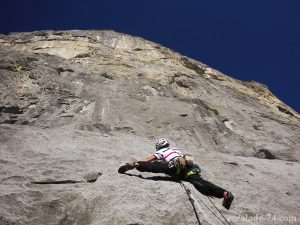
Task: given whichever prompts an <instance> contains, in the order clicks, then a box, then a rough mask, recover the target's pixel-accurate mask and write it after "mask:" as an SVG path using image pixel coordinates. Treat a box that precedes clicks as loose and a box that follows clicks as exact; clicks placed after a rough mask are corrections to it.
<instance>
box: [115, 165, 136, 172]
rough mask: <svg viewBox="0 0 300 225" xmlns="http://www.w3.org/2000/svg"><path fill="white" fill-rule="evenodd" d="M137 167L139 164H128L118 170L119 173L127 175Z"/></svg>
mask: <svg viewBox="0 0 300 225" xmlns="http://www.w3.org/2000/svg"><path fill="white" fill-rule="evenodd" d="M137 166H138V164H137V163H126V164H125V165H123V166H120V168H119V169H118V173H125V172H126V171H128V170H132V169H134V168H135V167H137Z"/></svg>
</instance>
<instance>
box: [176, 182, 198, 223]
mask: <svg viewBox="0 0 300 225" xmlns="http://www.w3.org/2000/svg"><path fill="white" fill-rule="evenodd" d="M179 183H180V185H181V186H182V187H183V188H184V190H185V191H186V193H187V195H188V197H189V200H190V202H191V204H192V206H193V209H194V212H195V215H196V218H197V221H198V224H199V225H201V222H200V219H199V216H198V213H197V210H196V207H195V204H194V202H195V200H194V199H193V198H192V196H191V190H190V189H188V188H187V187H186V186H185V185H184V183H182V181H181V180H179Z"/></svg>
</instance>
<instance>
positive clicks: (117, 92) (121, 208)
mask: <svg viewBox="0 0 300 225" xmlns="http://www.w3.org/2000/svg"><path fill="white" fill-rule="evenodd" d="M0 123H1V124H0V144H1V145H0V156H1V157H0V168H1V173H0V181H1V182H0V185H1V189H0V190H1V192H0V224H60V225H66V224H78V225H81V224H91V225H96V224H101V225H102V224H197V220H196V217H195V215H194V212H193V209H192V206H191V205H190V202H189V201H188V198H187V196H186V193H185V191H184V189H183V188H182V187H181V186H180V185H179V184H178V183H175V182H171V181H163V180H162V181H154V180H153V179H151V177H153V176H156V175H157V174H150V173H143V174H141V173H139V172H137V171H135V170H133V171H130V173H129V174H131V175H133V176H126V175H121V174H118V173H117V169H118V167H119V166H120V165H121V164H122V163H124V162H130V161H133V160H138V159H142V158H144V157H146V156H148V155H151V154H153V152H154V141H155V140H156V139H157V138H160V137H165V138H167V139H169V140H170V142H171V144H172V145H175V146H177V147H178V148H179V149H181V150H182V151H183V152H185V153H189V154H192V155H193V156H194V159H195V160H196V161H197V162H199V163H200V165H201V168H202V176H203V177H204V178H205V179H208V180H210V181H211V182H213V183H216V184H218V185H219V186H221V187H224V188H225V189H227V190H231V191H232V192H233V193H234V194H235V196H236V199H235V201H234V203H233V205H232V208H231V209H230V211H227V210H225V209H224V210H223V209H222V207H221V200H219V199H215V200H213V201H214V202H215V204H216V205H217V206H218V207H219V208H221V211H222V212H223V213H224V215H225V217H226V218H227V219H231V222H230V223H231V224H241V221H240V220H241V219H243V218H248V221H247V220H246V221H244V222H243V224H262V220H263V219H265V220H264V222H263V224H277V223H278V224H282V222H281V223H280V222H279V221H277V220H274V218H275V217H276V218H278V217H280V216H295V217H296V216H299V207H300V203H299V202H300V177H299V172H300V164H299V160H300V153H299V149H300V141H299V140H300V115H299V114H298V113H297V112H296V111H294V110H293V109H291V108H290V107H289V106H287V105H285V104H284V103H283V102H281V101H280V100H279V99H277V98H276V97H275V96H274V95H273V94H272V93H271V92H270V91H269V90H268V88H267V87H265V86H264V85H261V84H259V83H257V82H254V81H252V82H244V81H239V80H236V79H233V78H231V77H229V76H226V75H224V74H222V73H221V72H219V71H217V70H214V69H212V68H210V67H209V66H207V65H205V64H203V63H200V62H198V61H195V60H192V59H190V58H188V57H186V56H182V55H180V54H178V53H176V52H174V51H172V50H170V49H167V48H165V47H163V46H161V45H159V44H156V43H153V42H150V41H146V40H143V39H141V38H138V37H132V36H129V35H125V34H120V33H116V32H113V31H79V30H75V31H60V32H58V31H39V32H32V33H12V34H10V35H0ZM297 174H298V175H297ZM136 175H142V176H143V178H147V179H141V178H142V177H140V176H136ZM160 175H161V177H164V175H163V174H160ZM187 186H188V187H189V188H190V189H191V191H192V194H194V195H195V196H196V195H197V196H196V197H195V200H196V203H197V204H196V208H197V210H198V213H199V216H200V220H201V221H202V222H203V223H204V224H222V222H221V221H220V220H219V219H217V218H216V217H215V216H214V215H213V214H212V213H211V211H210V210H209V209H208V208H207V207H206V206H205V205H204V204H203V202H204V203H206V204H207V205H209V203H210V202H209V201H208V199H207V197H205V196H203V195H201V194H200V193H198V192H197V191H196V190H195V189H194V188H193V187H192V186H191V185H190V184H187ZM197 197H200V199H201V200H202V201H203V202H202V201H200V199H199V198H197ZM258 214H259V215H260V216H261V217H262V218H261V220H260V221H253V220H251V221H250V219H251V218H254V217H255V216H256V215H258ZM270 215H272V216H275V217H272V218H273V220H267V219H270V217H269V216H270ZM249 218H250V219H249ZM297 219H298V221H299V220H300V218H299V217H298V218H297Z"/></svg>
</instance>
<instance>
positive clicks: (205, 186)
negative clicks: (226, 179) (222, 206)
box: [185, 174, 226, 198]
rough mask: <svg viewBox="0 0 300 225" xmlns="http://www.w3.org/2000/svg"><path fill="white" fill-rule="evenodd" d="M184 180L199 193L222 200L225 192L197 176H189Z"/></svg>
mask: <svg viewBox="0 0 300 225" xmlns="http://www.w3.org/2000/svg"><path fill="white" fill-rule="evenodd" d="M185 180H186V181H188V182H190V183H191V184H193V185H194V187H195V188H196V189H197V190H198V191H199V192H201V193H202V194H204V195H207V196H213V197H216V198H223V194H224V191H226V190H224V189H223V188H221V187H219V186H217V185H215V184H213V183H210V182H209V181H206V180H203V179H202V177H201V176H200V175H199V174H194V175H191V176H189V177H188V178H186V179H185Z"/></svg>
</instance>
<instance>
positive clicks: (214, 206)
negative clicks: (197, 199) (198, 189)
mask: <svg viewBox="0 0 300 225" xmlns="http://www.w3.org/2000/svg"><path fill="white" fill-rule="evenodd" d="M207 198H208V199H209V201H210V202H211V204H213V206H214V207H215V208H216V209H217V210H218V212H219V213H220V214H221V216H222V217H223V218H224V220H225V221H226V222H227V223H228V224H229V225H230V223H229V222H228V220H227V219H226V218H225V216H224V215H223V213H221V211H220V210H219V209H218V207H217V206H216V205H215V204H214V203H213V201H212V200H211V198H210V197H209V196H207Z"/></svg>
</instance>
